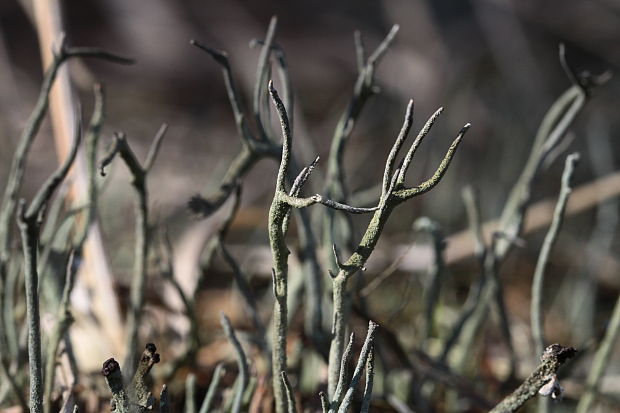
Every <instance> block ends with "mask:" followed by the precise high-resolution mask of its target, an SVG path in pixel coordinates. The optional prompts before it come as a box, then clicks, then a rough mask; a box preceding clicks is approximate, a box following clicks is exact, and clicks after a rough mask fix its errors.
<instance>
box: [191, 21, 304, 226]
mask: <svg viewBox="0 0 620 413" xmlns="http://www.w3.org/2000/svg"><path fill="white" fill-rule="evenodd" d="M274 32H275V18H274V19H272V21H271V24H270V26H269V29H268V33H267V38H266V40H265V42H264V43H263V49H262V51H261V55H260V57H259V62H258V67H257V80H256V84H255V87H254V99H255V100H256V99H258V104H256V105H254V106H253V113H252V116H254V117H255V118H256V119H257V128H258V129H259V131H258V133H256V134H255V133H253V132H252V130H251V129H250V127H249V125H248V123H247V116H246V115H245V114H244V112H243V109H242V104H241V95H240V93H239V92H238V89H237V87H236V84H235V81H234V78H233V76H232V70H231V67H230V63H229V61H228V56H227V54H226V52H223V51H219V50H216V49H213V48H211V47H208V46H205V45H203V44H201V43H199V42H197V41H196V40H192V41H191V42H190V43H191V44H192V45H194V46H196V47H198V48H199V49H201V50H203V51H205V52H207V53H208V54H209V55H210V56H211V57H212V58H213V59H214V60H215V61H216V62H217V63H218V64H219V65H220V66H221V67H222V73H223V76H224V83H225V85H226V92H227V94H228V100H229V102H230V105H231V108H232V111H233V115H234V117H235V124H236V127H237V132H238V134H239V136H240V138H241V143H242V148H241V151H240V152H239V153H238V154H237V155H236V156H235V158H234V159H233V161H232V162H231V163H230V166H229V167H228V170H227V171H226V174H225V175H224V178H223V179H222V182H221V183H220V186H219V188H218V190H217V191H216V192H214V193H213V194H211V195H209V196H208V197H202V196H200V195H196V196H193V197H192V198H191V199H190V200H189V202H188V209H189V210H190V212H191V213H192V214H193V215H194V216H195V217H196V218H206V217H208V216H210V215H211V214H213V213H214V212H215V211H217V210H218V209H219V208H220V207H221V206H222V205H223V204H224V202H225V201H226V200H227V199H228V197H229V196H230V194H231V193H232V191H233V189H234V186H235V183H236V182H237V181H238V180H239V179H241V178H242V177H243V176H244V175H245V174H246V173H248V172H249V171H250V170H251V169H252V168H253V167H254V165H255V164H256V163H257V162H258V161H259V160H261V159H263V158H266V157H271V158H274V159H276V158H278V157H279V156H280V151H281V147H280V145H279V144H277V143H276V142H275V141H273V140H272V139H270V138H269V137H268V136H267V133H266V132H265V130H264V128H263V121H261V119H263V118H264V121H267V119H269V116H267V115H266V114H263V113H262V112H263V111H268V110H269V106H268V105H263V106H262V107H261V104H260V98H261V97H263V100H264V98H265V97H266V98H267V99H268V95H267V94H266V93H264V92H265V85H266V83H267V79H268V73H269V65H268V60H269V52H270V50H272V49H273V47H272V46H271V44H272V42H273V37H274ZM287 79H288V78H287ZM289 83H290V80H285V81H284V84H285V85H287V91H289V92H287V96H288V95H290V85H289ZM289 101H292V95H291V96H290V97H289V98H287V105H288V107H289V108H291V107H292V106H291V104H290V102H289Z"/></svg>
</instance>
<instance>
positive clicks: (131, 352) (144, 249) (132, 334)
mask: <svg viewBox="0 0 620 413" xmlns="http://www.w3.org/2000/svg"><path fill="white" fill-rule="evenodd" d="M167 128H168V126H167V125H166V124H163V125H162V127H161V128H160V129H159V131H158V132H157V135H156V136H155V138H154V139H153V144H152V145H151V149H150V150H149V153H148V155H147V158H146V161H145V162H144V166H142V165H141V164H140V161H138V158H137V157H136V155H135V154H134V152H133V150H132V149H131V147H130V146H129V143H128V142H127V139H126V137H125V134H124V133H117V134H116V135H115V137H114V145H113V146H112V149H111V151H110V153H109V154H108V155H107V156H106V157H105V158H104V159H103V161H102V162H101V173H102V174H103V173H104V168H105V166H106V165H107V164H109V163H110V162H111V161H112V159H114V157H115V156H116V154H118V155H119V156H120V157H121V158H122V159H123V161H124V162H125V164H126V165H127V168H128V169H129V172H130V173H131V185H132V186H133V187H134V190H135V194H136V202H135V216H136V224H135V232H136V239H135V252H134V268H133V277H132V281H131V293H130V305H129V312H128V315H127V331H128V333H127V339H126V342H127V346H126V349H127V352H126V354H125V366H127V367H125V370H126V372H127V373H128V374H129V375H130V374H131V373H132V371H131V368H132V367H131V366H133V365H134V363H135V358H136V351H135V349H136V348H138V327H139V325H140V317H141V315H142V307H143V306H144V290H145V285H146V284H145V283H146V259H147V254H148V241H147V237H148V188H147V177H148V173H149V171H150V169H151V167H152V166H153V163H154V162H155V158H156V157H157V153H158V152H159V147H160V145H161V141H162V139H163V137H164V135H165V133H166V130H167Z"/></svg>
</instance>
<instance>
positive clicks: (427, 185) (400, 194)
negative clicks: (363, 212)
mask: <svg viewBox="0 0 620 413" xmlns="http://www.w3.org/2000/svg"><path fill="white" fill-rule="evenodd" d="M440 113H441V109H440V110H438V111H437V112H436V113H435V114H434V115H433V116H431V117H430V118H429V120H428V121H427V122H426V124H425V126H424V127H423V128H422V130H421V131H420V133H419V134H418V136H417V137H416V139H415V140H414V141H413V143H412V145H411V147H410V148H409V150H408V152H407V154H406V155H405V157H404V160H403V162H402V164H401V166H400V168H396V167H395V166H396V159H397V156H398V154H399V152H400V150H401V149H402V146H403V145H404V143H405V141H406V139H407V135H408V134H409V131H410V129H411V125H412V122H413V101H410V102H409V105H408V106H407V111H406V113H405V121H404V123H403V126H402V129H401V131H400V133H399V135H398V137H397V138H396V141H395V142H394V145H393V146H392V149H391V151H390V154H389V155H388V158H387V161H386V164H385V169H384V174H383V182H382V191H381V196H380V198H379V204H378V208H377V210H376V211H375V212H374V215H373V217H372V219H371V221H370V223H369V224H368V227H367V228H366V231H365V233H364V235H363V237H362V240H361V241H360V243H359V245H358V246H357V247H356V249H355V251H354V252H353V254H352V255H351V256H350V257H349V259H348V260H347V261H345V262H342V261H341V260H340V258H339V257H338V256H337V255H338V254H336V253H335V254H334V255H335V256H336V263H337V266H338V273H336V274H332V280H333V305H334V310H333V336H332V342H331V347H330V354H329V364H328V365H329V367H328V369H329V371H328V395H329V396H330V397H331V396H333V394H334V392H335V390H336V383H337V382H338V376H339V361H340V360H341V359H342V354H343V350H344V337H345V330H346V325H347V312H348V308H347V307H348V305H347V303H346V295H345V292H346V286H347V282H348V281H349V279H350V278H351V277H353V276H354V275H355V274H356V273H357V272H358V271H360V270H362V269H363V268H364V266H365V264H366V261H367V260H368V259H369V258H370V255H371V253H372V251H373V250H374V248H375V246H376V245H377V242H378V241H379V237H380V236H381V233H382V231H383V228H384V226H385V223H386V222H387V220H388V218H389V216H390V214H391V213H392V211H393V210H394V208H396V206H398V205H400V204H401V203H403V202H405V201H407V200H409V199H411V198H414V197H416V196H419V195H422V194H424V193H426V192H428V191H430V190H431V189H433V188H434V187H435V186H436V185H437V184H438V183H439V182H440V181H441V178H442V177H443V176H444V174H445V173H446V171H447V169H448V167H449V165H450V162H451V161H452V158H453V156H454V154H455V152H456V149H457V147H458V145H459V143H460V142H461V139H462V138H463V136H464V135H465V133H466V132H467V130H468V129H469V127H470V124H466V125H465V126H464V127H463V128H462V129H461V130H460V131H459V133H458V135H457V137H456V138H455V139H454V141H453V142H452V145H450V148H449V149H448V151H447V153H446V155H445V156H444V158H443V160H442V161H441V163H440V164H439V167H438V168H437V169H436V170H435V172H434V173H433V175H432V176H431V178H429V179H428V180H426V181H424V182H422V183H421V184H419V185H417V186H415V187H407V186H405V176H406V173H407V171H408V169H409V167H410V165H411V162H412V160H413V157H414V155H415V152H416V150H417V149H418V147H419V145H420V143H421V142H422V140H423V139H424V138H425V137H426V135H427V134H428V133H429V131H430V129H431V127H432V125H433V123H434V122H435V120H436V119H437V117H438V115H439V114H440ZM334 251H335V252H336V250H334Z"/></svg>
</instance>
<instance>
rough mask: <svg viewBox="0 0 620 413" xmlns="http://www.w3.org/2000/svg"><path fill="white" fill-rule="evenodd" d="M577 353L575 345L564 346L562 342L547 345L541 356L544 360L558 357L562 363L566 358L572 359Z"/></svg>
mask: <svg viewBox="0 0 620 413" xmlns="http://www.w3.org/2000/svg"><path fill="white" fill-rule="evenodd" d="M575 354H577V349H576V348H574V347H564V346H562V345H560V344H557V343H555V344H551V345H550V346H547V348H546V349H545V351H544V353H543V354H542V356H541V360H542V361H546V360H549V359H552V358H553V359H557V360H558V361H559V362H560V363H564V362H565V361H566V360H568V359H571V358H573V357H574V356H575Z"/></svg>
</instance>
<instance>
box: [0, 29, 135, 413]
mask: <svg viewBox="0 0 620 413" xmlns="http://www.w3.org/2000/svg"><path fill="white" fill-rule="evenodd" d="M53 56H54V59H53V61H52V63H51V65H50V67H49V68H48V69H47V70H46V71H45V74H44V77H43V82H42V85H41V90H40V92H39V96H38V99H37V101H36V103H35V107H34V109H33V110H32V112H31V114H30V116H29V118H28V120H27V121H26V125H25V127H24V129H23V131H22V133H21V136H20V137H19V140H18V143H17V147H16V148H15V153H14V155H13V159H12V162H11V167H10V169H9V174H8V178H7V182H6V186H5V187H4V193H3V196H2V201H1V202H0V308H3V309H4V308H5V302H4V301H5V298H6V297H7V295H10V291H11V290H8V291H9V294H6V293H5V286H6V284H7V282H9V283H10V282H11V281H10V280H11V277H9V276H10V274H9V264H10V245H11V238H12V237H11V236H12V234H11V229H12V223H13V222H14V221H13V219H14V217H15V212H16V208H17V206H18V197H19V192H20V190H21V187H22V183H23V180H24V174H25V169H26V161H27V158H28V154H29V152H30V149H31V147H32V144H33V142H34V139H35V137H36V136H37V134H38V132H39V129H40V127H41V124H42V122H43V120H44V118H45V115H46V113H47V109H48V106H49V95H50V90H51V89H52V86H53V84H54V81H55V79H56V76H57V74H58V70H59V69H60V67H61V66H62V65H63V64H64V63H65V62H67V61H68V60H70V59H73V58H81V57H83V58H86V57H90V58H97V59H102V60H107V61H110V62H114V63H120V64H131V63H133V60H131V59H128V58H125V57H122V56H119V55H116V54H112V53H109V52H107V51H104V50H101V49H97V48H91V47H69V46H67V44H66V42H65V38H64V36H63V37H62V38H61V39H59V42H58V47H57V48H56V49H55V50H54V51H53ZM49 196H50V198H51V196H52V194H50V195H49ZM48 201H49V199H48V200H45V204H47V202H48ZM37 231H38V230H37ZM32 242H36V243H38V240H32ZM31 304H32V303H31ZM5 321H6V322H9V323H11V322H12V320H10V319H8V317H7V319H5V318H4V317H0V375H1V376H2V377H3V378H4V379H6V380H7V382H8V383H9V384H10V386H11V389H12V392H13V394H14V395H15V396H16V397H17V399H18V400H19V401H20V404H21V405H22V407H23V408H24V409H26V403H25V399H24V398H23V396H22V395H21V391H20V390H19V388H18V385H17V382H16V381H15V377H14V375H13V374H11V373H10V372H9V370H8V356H9V354H8V353H9V347H10V346H12V344H11V341H10V340H9V339H7V336H6V334H7V332H10V331H12V328H11V327H10V326H5ZM7 327H9V328H7ZM13 353H14V352H13Z"/></svg>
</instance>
